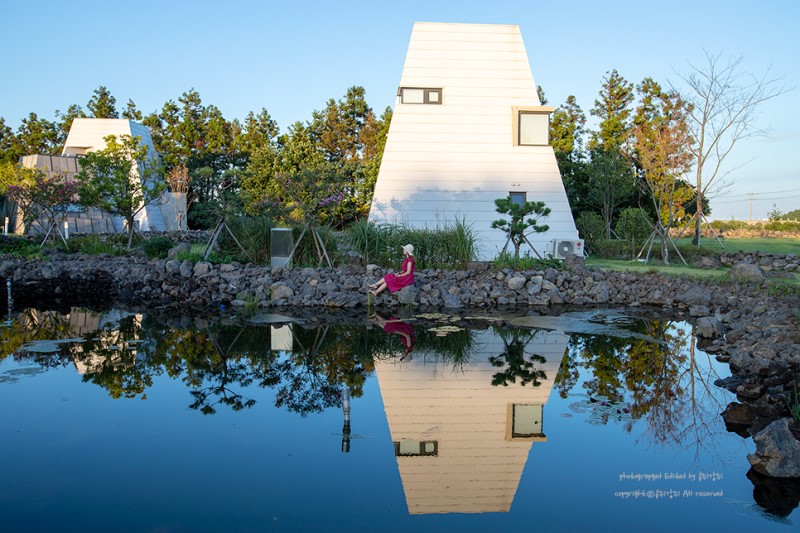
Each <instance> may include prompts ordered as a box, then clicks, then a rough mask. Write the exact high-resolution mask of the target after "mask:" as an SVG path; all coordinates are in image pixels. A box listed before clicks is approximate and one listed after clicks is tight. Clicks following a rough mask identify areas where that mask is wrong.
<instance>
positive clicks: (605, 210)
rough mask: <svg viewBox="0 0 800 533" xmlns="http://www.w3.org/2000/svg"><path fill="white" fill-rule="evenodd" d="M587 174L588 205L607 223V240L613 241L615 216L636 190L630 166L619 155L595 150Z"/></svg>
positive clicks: (587, 166) (615, 152)
mask: <svg viewBox="0 0 800 533" xmlns="http://www.w3.org/2000/svg"><path fill="white" fill-rule="evenodd" d="M585 171H586V174H587V177H588V185H589V187H588V189H589V190H588V198H587V200H588V203H589V204H590V205H592V206H593V207H595V208H597V210H598V211H599V212H600V215H601V216H602V217H603V221H604V222H605V237H606V239H610V238H611V226H612V223H613V221H614V215H615V214H616V212H617V210H618V209H619V208H620V206H622V205H623V204H625V202H626V201H627V200H628V199H629V198H630V197H631V195H632V193H633V190H634V177H633V175H632V172H631V168H630V164H629V162H628V160H627V159H626V158H625V157H624V156H623V155H622V154H621V153H620V152H619V151H613V152H606V151H603V150H595V151H594V152H592V159H591V160H590V161H589V163H588V164H587V165H586V167H585Z"/></svg>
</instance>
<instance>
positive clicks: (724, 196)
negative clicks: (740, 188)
mask: <svg viewBox="0 0 800 533" xmlns="http://www.w3.org/2000/svg"><path fill="white" fill-rule="evenodd" d="M787 192H800V189H786V190H783V191H761V192H757V193H749V192H747V193H740V194H719V195H716V196H714V197H711V196H709V195H707V196H709V200H713V199H715V198H737V197H739V196H742V197H745V198H748V197H749V196H750V195H751V194H783V193H787Z"/></svg>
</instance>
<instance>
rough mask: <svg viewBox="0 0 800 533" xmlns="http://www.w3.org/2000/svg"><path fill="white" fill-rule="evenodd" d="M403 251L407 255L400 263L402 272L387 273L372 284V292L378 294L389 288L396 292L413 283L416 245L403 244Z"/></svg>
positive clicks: (374, 294)
mask: <svg viewBox="0 0 800 533" xmlns="http://www.w3.org/2000/svg"><path fill="white" fill-rule="evenodd" d="M403 253H404V254H405V255H406V257H405V259H403V264H402V265H400V273H399V274H386V275H385V276H383V278H381V280H380V281H378V282H377V283H373V284H372V285H370V286H369V288H370V291H369V292H370V294H372V295H373V296H377V295H379V294H380V293H382V292H383V291H384V290H385V289H387V288H388V289H389V292H395V291H399V290H400V289H402V288H403V287H407V286H409V285H413V283H414V270H416V268H417V264H416V262H415V261H414V246H413V245H411V244H406V245H405V246H403Z"/></svg>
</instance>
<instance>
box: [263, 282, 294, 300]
mask: <svg viewBox="0 0 800 533" xmlns="http://www.w3.org/2000/svg"><path fill="white" fill-rule="evenodd" d="M269 291H270V299H271V300H272V301H273V302H275V301H278V300H288V299H289V298H291V297H292V296H294V290H292V288H291V287H289V286H288V285H286V284H285V283H283V282H280V281H279V282H276V283H273V284H272V285H270V287H269Z"/></svg>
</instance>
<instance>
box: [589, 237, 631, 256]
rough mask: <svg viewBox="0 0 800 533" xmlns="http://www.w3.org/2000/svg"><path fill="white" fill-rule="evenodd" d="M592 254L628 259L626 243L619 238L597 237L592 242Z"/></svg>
mask: <svg viewBox="0 0 800 533" xmlns="http://www.w3.org/2000/svg"><path fill="white" fill-rule="evenodd" d="M592 255H593V256H595V257H599V258H604V259H629V258H630V254H629V253H628V245H627V243H626V242H625V241H622V240H619V239H599V240H597V241H595V242H594V244H592Z"/></svg>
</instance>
